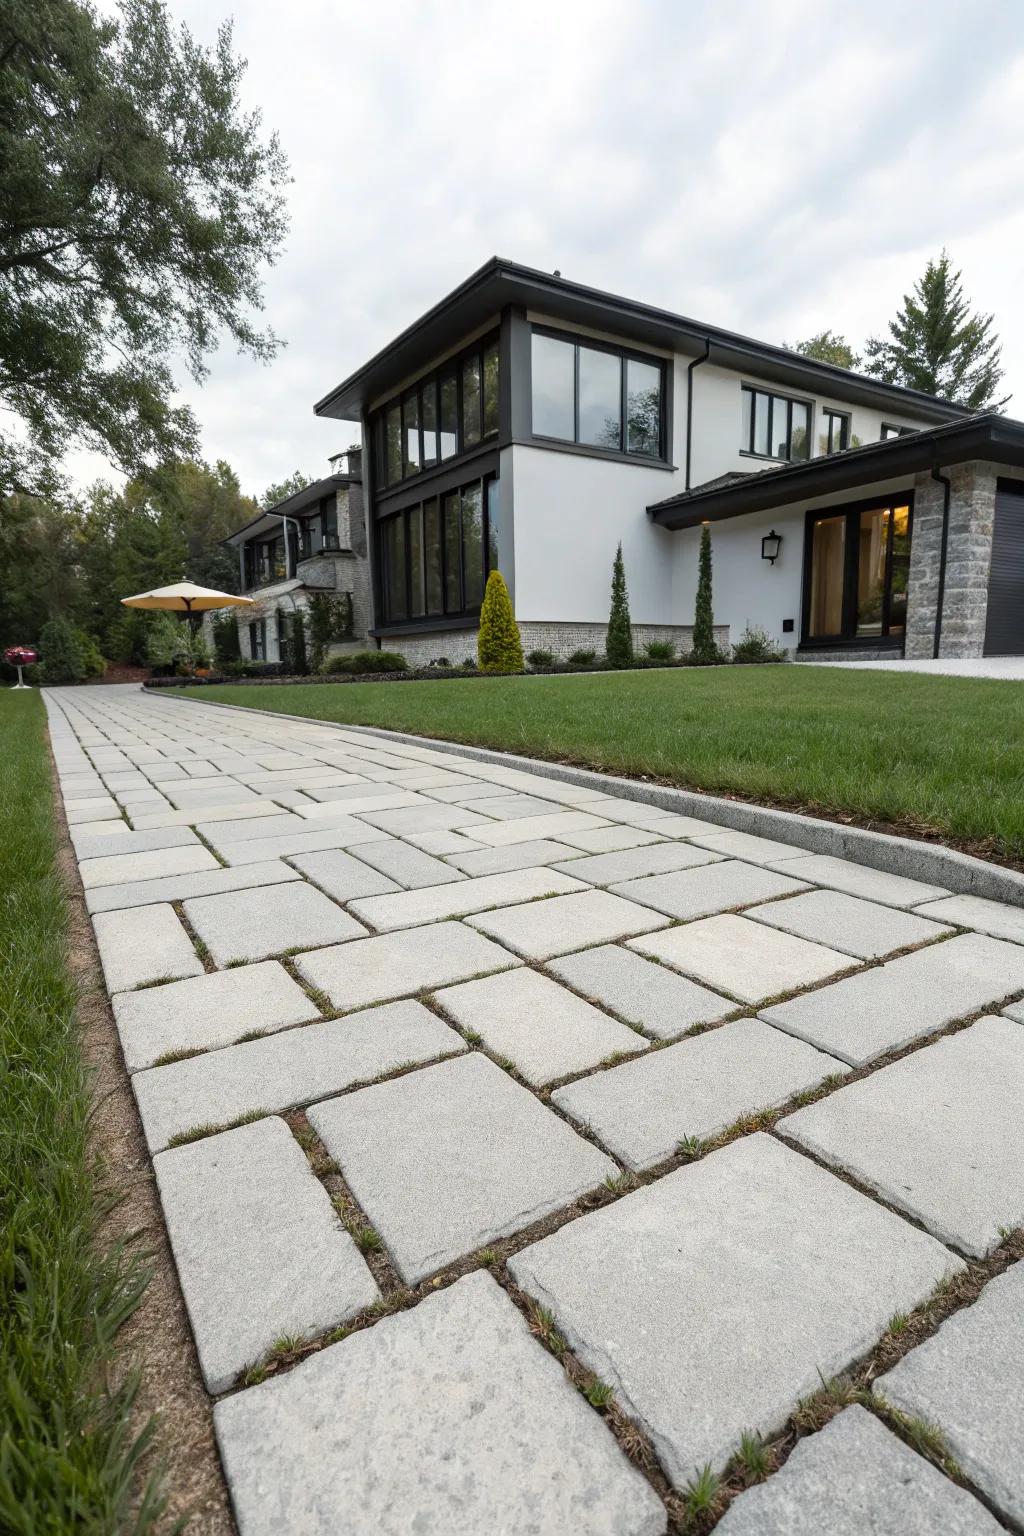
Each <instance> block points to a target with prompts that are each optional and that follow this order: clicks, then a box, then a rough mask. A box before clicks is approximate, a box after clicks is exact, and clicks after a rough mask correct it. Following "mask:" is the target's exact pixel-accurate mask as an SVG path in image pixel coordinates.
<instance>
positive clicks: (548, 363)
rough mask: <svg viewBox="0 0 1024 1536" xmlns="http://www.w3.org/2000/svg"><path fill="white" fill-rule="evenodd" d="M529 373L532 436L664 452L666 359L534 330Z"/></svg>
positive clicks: (655, 455)
mask: <svg viewBox="0 0 1024 1536" xmlns="http://www.w3.org/2000/svg"><path fill="white" fill-rule="evenodd" d="M531 372H532V392H533V435H534V437H550V438H557V439H558V440H559V441H561V442H566V443H579V444H580V445H581V446H583V447H588V448H605V449H608V450H610V451H611V452H613V453H634V454H640V455H642V456H643V457H644V458H651V459H660V458H663V457H664V441H665V433H664V414H665V408H664V403H665V369H664V365H663V364H662V363H660V362H656V361H654V360H653V359H651V358H642V357H636V356H633V355H631V354H629V353H627V352H620V351H618V350H616V349H615V348H611V347H605V346H601V345H598V344H592V343H589V342H584V341H571V340H568V339H567V338H565V337H563V336H554V335H549V334H548V333H547V332H545V331H534V333H533V338H532V368H531Z"/></svg>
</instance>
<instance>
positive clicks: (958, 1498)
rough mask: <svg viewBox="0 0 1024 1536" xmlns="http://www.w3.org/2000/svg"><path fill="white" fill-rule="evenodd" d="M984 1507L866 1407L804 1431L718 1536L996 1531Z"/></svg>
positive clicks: (738, 1503)
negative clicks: (813, 1432)
mask: <svg viewBox="0 0 1024 1536" xmlns="http://www.w3.org/2000/svg"><path fill="white" fill-rule="evenodd" d="M1001 1529H1002V1527H1001V1526H1000V1525H999V1524H998V1523H997V1522H996V1521H995V1520H993V1518H992V1516H991V1515H990V1514H989V1512H988V1510H987V1509H986V1508H985V1507H984V1505H983V1504H979V1503H978V1500H977V1499H976V1498H974V1497H973V1496H972V1495H971V1494H969V1493H968V1492H967V1491H966V1489H964V1488H958V1487H957V1486H956V1484H955V1483H953V1482H950V1480H949V1478H947V1477H943V1475H942V1473H941V1472H940V1471H939V1470H938V1469H937V1468H936V1467H933V1466H932V1465H931V1463H930V1462H927V1461H925V1460H924V1458H923V1457H922V1456H918V1455H916V1453H915V1452H914V1451H912V1450H911V1449H910V1448H909V1446H906V1445H904V1444H903V1442H902V1440H897V1438H896V1436H895V1435H893V1434H890V1432H889V1431H888V1430H887V1429H885V1428H884V1427H883V1425H881V1424H880V1423H879V1421H878V1420H877V1419H876V1418H875V1417H874V1415H873V1414H871V1413H869V1412H868V1410H867V1409H866V1408H860V1407H858V1406H856V1405H855V1406H854V1407H852V1408H847V1409H846V1410H845V1411H844V1412H843V1413H841V1414H839V1415H838V1417H837V1418H834V1419H833V1420H832V1422H831V1423H830V1424H827V1425H826V1426H825V1428H824V1429H823V1430H821V1431H820V1432H819V1433H818V1434H816V1435H807V1436H805V1437H804V1438H803V1439H802V1440H799V1441H798V1442H797V1444H796V1448H795V1449H794V1451H793V1454H792V1455H791V1456H790V1458H789V1460H788V1461H787V1462H786V1464H785V1466H784V1467H783V1468H782V1469H781V1471H779V1472H777V1473H776V1474H775V1476H774V1477H771V1478H769V1479H768V1481H767V1482H766V1483H761V1484H760V1485H759V1486H758V1487H756V1488H749V1489H748V1490H747V1492H746V1493H741V1494H740V1496H739V1498H738V1499H736V1500H735V1501H734V1502H733V1503H732V1504H731V1505H730V1506H729V1508H728V1510H727V1511H726V1513H725V1516H724V1517H723V1519H722V1520H721V1521H720V1522H719V1524H718V1526H717V1530H718V1531H719V1532H720V1533H721V1536H825V1533H826V1532H827V1536H939V1533H940V1532H941V1536H998V1533H999V1532H1000V1530H1001Z"/></svg>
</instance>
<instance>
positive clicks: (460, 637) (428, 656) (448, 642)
mask: <svg viewBox="0 0 1024 1536" xmlns="http://www.w3.org/2000/svg"><path fill="white" fill-rule="evenodd" d="M477 633H478V632H477V630H476V629H449V630H440V631H437V632H435V633H433V634H417V635H395V636H394V638H393V639H389V638H388V637H387V635H382V636H381V637H380V643H381V647H382V648H383V649H384V650H386V651H399V652H400V653H401V654H402V655H403V656H404V657H405V659H406V661H408V663H409V664H410V666H414V667H423V666H427V665H429V663H430V662H432V661H437V660H438V659H439V658H440V657H442V656H443V657H446V658H447V660H448V661H450V662H451V663H452V665H453V666H458V665H459V663H460V662H463V661H469V660H472V661H475V660H476V640H477ZM606 634H607V626H606V625H604V624H576V623H564V624H559V623H554V622H552V623H541V622H538V621H535V620H531V621H529V622H524V623H521V624H520V625H519V635H520V638H521V640H522V642H523V652H524V654H526V653H528V652H530V651H550V652H551V654H552V655H553V656H555V657H556V658H557V659H558V660H560V661H568V659H569V657H570V656H571V655H572V653H573V651H596V652H597V654H598V655H599V656H600V655H601V653H602V652H603V651H604V642H605V635H606ZM692 639H693V626H692V625H689V624H634V625H633V645H634V647H635V649H636V651H637V653H638V654H640V655H642V654H643V648H644V646H645V645H646V644H647V642H648V641H649V640H671V641H672V642H673V644H674V645H675V647H676V650H677V652H685V651H688V650H689V649H690V645H691V642H692ZM715 640H716V641H717V643H718V644H719V645H720V646H721V647H722V649H723V650H724V649H727V648H728V645H729V626H728V624H716V625H715Z"/></svg>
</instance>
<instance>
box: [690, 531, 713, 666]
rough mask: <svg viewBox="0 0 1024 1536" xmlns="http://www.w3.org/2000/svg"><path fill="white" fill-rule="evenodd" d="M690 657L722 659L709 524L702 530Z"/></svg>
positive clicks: (711, 660)
mask: <svg viewBox="0 0 1024 1536" xmlns="http://www.w3.org/2000/svg"><path fill="white" fill-rule="evenodd" d="M690 655H691V657H692V658H693V660H694V661H699V662H715V661H718V660H719V659H720V657H719V653H718V646H717V645H716V644H715V615H714V607H713V603H712V599H711V529H710V528H709V527H708V525H707V523H705V524H704V526H703V527H702V528H701V530H700V554H699V556H698V570H697V605H696V609H695V612H694V616H693V646H692V649H691V651H690Z"/></svg>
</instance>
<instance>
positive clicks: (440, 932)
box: [295, 923, 520, 1009]
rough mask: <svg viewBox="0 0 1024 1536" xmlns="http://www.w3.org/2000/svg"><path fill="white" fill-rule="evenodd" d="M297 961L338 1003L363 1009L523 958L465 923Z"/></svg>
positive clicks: (390, 936)
mask: <svg viewBox="0 0 1024 1536" xmlns="http://www.w3.org/2000/svg"><path fill="white" fill-rule="evenodd" d="M295 963H296V966H297V967H298V970H299V972H300V973H301V975H302V976H303V977H304V979H305V980H306V981H307V982H309V984H310V985H311V986H314V987H317V988H319V989H320V991H322V992H324V993H325V994H326V996H327V997H328V998H329V999H330V1002H331V1004H332V1005H333V1007H335V1008H338V1009H342V1008H345V1009H347V1008H363V1007H365V1006H366V1005H367V1004H368V1003H380V1002H385V1001H386V1000H387V999H388V998H392V997H404V996H405V995H406V994H408V993H411V992H422V991H425V990H433V989H434V988H436V987H444V986H448V985H450V984H451V983H453V982H456V981H467V980H468V979H469V978H470V977H471V976H483V975H486V974H487V973H488V972H489V971H506V970H509V969H510V968H511V967H512V966H513V965H518V964H519V963H520V962H519V961H518V960H517V959H516V957H515V956H514V955H510V954H509V952H508V950H506V949H502V948H501V947H500V946H499V945H498V944H492V943H491V941H490V939H485V938H484V937H483V936H482V935H481V934H479V933H474V932H473V931H472V929H470V928H467V927H465V926H464V924H462V923H432V924H429V925H428V926H427V927H426V928H407V929H403V930H402V931H401V932H400V933H384V934H381V935H380V936H379V937H377V938H371V939H356V940H354V941H353V942H352V943H351V944H344V945H337V946H334V947H332V948H330V949H317V950H313V951H312V952H311V953H310V954H305V955H299V956H298V958H297V959H296V962H295Z"/></svg>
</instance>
